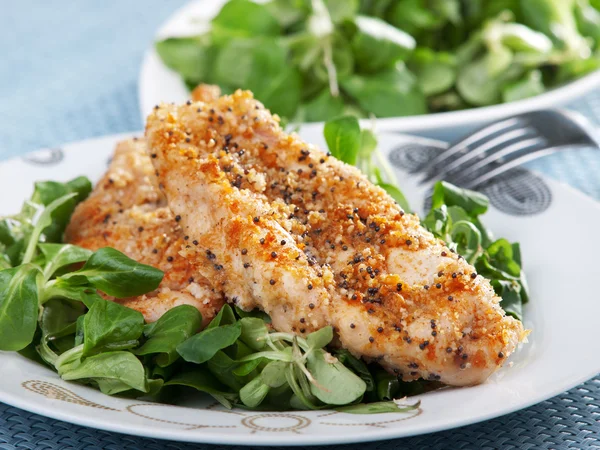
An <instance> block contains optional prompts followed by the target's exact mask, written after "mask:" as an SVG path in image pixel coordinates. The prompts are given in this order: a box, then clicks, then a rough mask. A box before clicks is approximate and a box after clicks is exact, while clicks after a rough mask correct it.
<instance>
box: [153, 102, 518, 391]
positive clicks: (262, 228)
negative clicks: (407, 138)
mask: <svg viewBox="0 0 600 450" xmlns="http://www.w3.org/2000/svg"><path fill="white" fill-rule="evenodd" d="M146 137H147V140H148V148H149V151H150V152H151V154H152V156H153V159H152V162H153V164H154V166H155V168H156V169H157V176H158V179H159V181H160V183H161V187H162V189H163V191H164V193H165V194H166V197H167V199H168V201H169V207H170V208H171V209H172V211H173V212H174V213H175V214H178V215H180V216H181V224H182V227H183V230H184V232H185V234H188V235H189V236H190V239H192V240H194V241H196V242H197V243H198V245H196V246H192V248H190V249H187V250H188V251H187V252H186V257H187V258H188V259H189V260H190V261H195V264H196V265H197V266H198V267H199V269H200V270H202V273H203V274H204V275H205V276H206V277H207V278H208V279H209V280H211V281H212V282H213V285H214V286H215V287H217V288H218V289H222V290H223V291H224V293H225V295H226V296H227V297H228V298H230V299H231V300H232V301H233V302H235V303H236V304H237V305H239V306H240V307H242V308H244V309H251V308H254V307H257V306H258V307H260V308H262V309H264V310H265V311H266V312H267V313H269V314H270V315H271V317H272V319H273V325H274V327H275V328H276V329H278V330H281V331H291V332H295V333H298V334H301V335H302V334H305V333H309V332H311V331H314V330H316V329H319V328H320V327H322V326H323V325H325V324H330V325H332V326H333V327H334V329H335V331H336V333H337V335H338V337H339V340H340V342H341V344H342V345H343V346H344V347H346V348H348V349H349V350H350V351H352V352H353V353H354V354H355V355H358V356H363V357H367V358H370V359H375V360H377V361H379V362H380V363H381V364H382V365H384V366H385V367H387V368H389V369H390V370H393V371H394V372H396V373H399V374H401V375H402V376H403V378H404V379H405V380H412V379H416V378H419V377H423V378H428V379H434V380H440V381H442V382H444V383H447V384H451V385H470V384H476V383H480V382H482V381H484V380H485V379H486V378H487V377H488V376H489V375H490V374H491V373H492V372H493V371H494V370H496V369H497V368H498V367H499V366H501V365H502V363H503V361H504V360H505V358H506V357H507V356H508V355H509V354H510V353H511V352H513V351H514V349H515V347H516V345H517V343H518V342H519V341H521V340H522V339H524V337H525V332H524V331H523V327H522V324H521V323H520V322H519V321H517V320H514V319H513V318H511V317H507V316H505V314H504V311H503V310H502V309H501V308H500V306H499V298H498V297H497V296H496V295H495V294H494V291H493V289H492V288H491V286H490V284H489V282H488V281H487V280H485V279H483V278H482V277H480V276H477V274H476V273H475V269H474V268H473V267H472V266H470V265H469V264H468V263H467V262H465V261H464V259H461V258H460V257H459V256H457V255H456V254H454V253H452V252H450V250H449V249H448V248H447V247H446V246H445V244H444V243H443V242H442V241H440V240H437V239H435V238H434V237H433V236H432V235H431V233H429V232H427V231H426V230H425V229H424V228H422V227H421V226H420V224H419V219H418V218H417V217H416V216H414V215H411V214H404V212H403V211H402V210H401V209H400V207H399V206H398V205H397V204H396V203H395V202H394V201H393V200H392V199H391V198H390V197H389V196H388V195H387V194H386V193H385V192H384V191H383V190H382V189H380V188H378V187H376V186H374V185H373V184H371V183H370V182H369V181H368V180H367V179H366V178H365V177H364V176H363V175H362V174H361V173H360V172H359V171H358V170H357V169H356V168H354V167H351V166H348V165H346V164H344V163H342V162H340V161H338V160H336V159H335V158H333V157H331V156H328V155H327V154H325V153H324V152H322V151H321V150H319V149H318V148H316V147H314V146H312V145H309V144H307V143H305V142H303V141H302V140H301V139H299V137H298V136H297V135H295V134H291V135H289V134H286V133H284V132H283V131H282V130H281V128H280V126H279V123H278V119H277V117H276V116H275V117H273V116H272V115H271V114H270V113H269V112H268V111H267V110H265V108H264V107H263V106H262V105H261V104H260V103H259V102H257V101H256V100H254V99H253V98H252V94H251V93H249V92H242V91H238V92H236V93H234V94H233V95H231V96H224V97H221V98H219V99H217V100H212V99H210V98H209V100H208V101H199V102H196V103H188V104H187V105H184V106H174V105H162V106H160V107H159V108H157V109H156V111H155V112H154V113H153V114H152V115H151V116H150V117H149V119H148V124H147V128H146ZM207 258H208V259H210V261H211V263H212V265H205V264H202V262H203V261H206V259H207Z"/></svg>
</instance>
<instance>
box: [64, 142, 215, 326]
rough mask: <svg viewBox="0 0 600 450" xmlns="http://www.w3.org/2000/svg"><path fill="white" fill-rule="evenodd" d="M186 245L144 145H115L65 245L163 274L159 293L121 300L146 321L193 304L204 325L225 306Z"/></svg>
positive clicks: (77, 212) (75, 215)
mask: <svg viewBox="0 0 600 450" xmlns="http://www.w3.org/2000/svg"><path fill="white" fill-rule="evenodd" d="M188 241H189V237H188V238H186V236H184V234H183V233H182V231H181V228H180V226H179V225H178V218H177V217H175V216H174V215H173V213H172V212H171V210H170V209H169V208H168V206H167V202H166V199H165V197H164V196H163V195H162V193H161V192H160V190H159V189H158V183H157V181H156V176H155V175H154V168H153V167H152V163H151V162H150V157H149V156H148V155H147V152H146V144H145V142H144V141H143V140H128V141H123V142H120V143H119V144H118V145H117V148H116V150H115V153H114V156H113V159H112V162H111V164H110V167H109V169H108V171H107V173H106V174H105V175H104V177H103V178H102V179H101V180H100V181H99V182H98V184H97V185H96V187H95V189H94V191H93V192H92V193H91V195H90V196H89V198H88V199H87V200H85V201H84V202H82V203H81V204H80V205H78V207H77V209H76V210H75V212H74V213H73V216H72V217H71V221H70V223H69V226H68V227H67V230H66V232H65V242H69V243H71V244H75V245H79V246H81V247H84V248H88V249H90V250H98V249H99V248H101V247H113V248H115V249H117V250H119V251H121V252H123V253H124V254H126V255H127V256H129V257H130V258H132V259H134V260H136V261H138V262H141V263H143V264H148V265H151V266H154V267H156V268H158V269H160V270H162V271H163V272H164V273H165V276H164V279H163V281H162V283H161V284H160V286H159V288H158V290H156V291H155V292H151V293H149V294H146V295H143V296H140V297H136V298H129V299H123V300H119V302H120V303H122V304H124V305H125V306H128V307H130V308H133V309H135V310H138V311H140V312H141V313H142V314H143V315H144V318H145V319H146V320H147V321H149V322H153V321H155V320H157V319H158V318H159V317H160V316H161V315H163V314H164V313H165V312H166V311H168V310H169V309H171V308H173V307H175V306H177V305H181V304H189V305H192V306H195V307H196V308H198V310H199V311H200V312H201V313H202V317H203V321H204V324H206V323H207V322H208V321H209V320H210V319H212V318H213V317H214V316H215V314H216V313H217V312H218V311H219V309H220V308H221V306H222V305H223V303H224V301H223V298H222V296H221V294H220V293H218V291H216V290H214V289H213V288H212V286H211V285H210V283H208V281H207V280H206V279H204V278H203V277H202V276H201V275H199V272H200V271H199V270H198V268H197V267H196V266H195V265H194V263H193V262H191V261H188V260H186V259H185V258H183V257H182V256H181V255H180V254H179V253H180V251H181V248H182V247H183V246H184V245H185V244H186V243H187V242H188Z"/></svg>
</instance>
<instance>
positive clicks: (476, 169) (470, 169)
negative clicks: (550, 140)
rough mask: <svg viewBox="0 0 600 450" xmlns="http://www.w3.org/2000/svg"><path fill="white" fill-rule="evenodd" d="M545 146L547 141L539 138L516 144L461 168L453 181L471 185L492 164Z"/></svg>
mask: <svg viewBox="0 0 600 450" xmlns="http://www.w3.org/2000/svg"><path fill="white" fill-rule="evenodd" d="M545 144H546V141H545V139H543V138H541V137H539V136H536V137H534V138H531V139H525V140H523V141H518V142H515V143H514V144H512V145H509V146H508V147H505V148H503V149H501V150H499V151H497V152H494V153H492V154H491V155H489V156H488V157H486V158H483V159H481V160H479V161H476V162H475V163H474V164H471V165H469V166H467V167H461V171H460V173H459V174H458V175H457V176H456V177H454V178H453V180H452V181H453V182H455V183H458V184H460V185H464V184H465V183H470V182H471V180H473V179H474V178H477V177H479V176H480V175H481V174H482V173H484V172H487V170H486V169H488V168H489V167H491V166H492V164H494V163H496V162H499V161H500V160H501V159H502V158H505V157H507V156H510V155H516V154H518V153H520V152H523V151H527V152H531V151H535V150H537V149H539V147H540V146H543V145H545Z"/></svg>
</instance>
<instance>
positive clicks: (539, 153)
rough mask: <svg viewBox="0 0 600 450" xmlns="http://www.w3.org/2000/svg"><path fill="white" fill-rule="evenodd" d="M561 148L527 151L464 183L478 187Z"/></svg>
mask: <svg viewBox="0 0 600 450" xmlns="http://www.w3.org/2000/svg"><path fill="white" fill-rule="evenodd" d="M560 149H561V147H550V148H540V149H538V150H535V151H533V152H531V153H525V154H524V155H521V156H519V157H517V158H514V159H511V160H508V161H506V162H504V163H502V164H501V165H500V166H498V167H496V168H495V169H494V170H490V171H489V172H487V173H485V174H483V175H481V176H479V177H477V178H475V179H474V180H472V181H469V182H468V183H466V184H465V185H464V187H465V188H467V189H476V188H477V187H479V186H481V185H482V184H484V183H486V182H488V181H490V180H491V179H492V178H494V177H497V176H499V175H502V174H503V173H505V172H506V171H508V170H510V169H512V168H514V167H517V166H520V165H521V164H525V163H527V162H529V161H533V160H534V159H538V158H541V157H543V156H547V155H551V154H552V153H556V152H557V151H559V150H560Z"/></svg>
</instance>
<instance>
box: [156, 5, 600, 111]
mask: <svg viewBox="0 0 600 450" xmlns="http://www.w3.org/2000/svg"><path fill="white" fill-rule="evenodd" d="M206 25H207V26H206V29H207V31H206V32H204V33H203V34H202V35H200V36H184V37H168V38H166V39H163V40H160V41H158V42H157V43H156V50H157V53H158V55H159V56H160V58H161V59H162V61H163V62H164V63H165V65H166V66H167V67H169V68H171V69H173V70H175V71H176V72H178V73H179V74H180V75H181V76H182V78H183V80H184V82H185V83H186V85H187V86H188V87H189V88H190V89H193V88H194V87H195V86H196V85H198V84H199V83H211V84H217V85H218V86H220V87H221V88H222V90H223V91H224V92H226V93H229V92H232V91H233V90H235V89H238V88H241V89H250V90H252V91H253V92H254V94H255V96H256V98H258V99H259V100H260V101H261V102H263V103H264V104H265V105H266V106H267V107H268V108H270V109H271V111H272V112H273V113H277V114H279V115H280V116H283V117H285V118H286V119H287V120H288V121H289V122H290V123H294V122H301V121H324V120H327V119H330V118H332V117H335V116H338V115H340V114H348V113H350V112H351V113H352V114H355V115H356V116H357V117H369V116H373V115H374V116H377V117H390V116H403V115H415V114H424V113H427V112H438V111H449V110H457V109H464V108H470V107H477V106H483V105H492V104H496V103H502V102H511V101H516V100H520V99H523V98H527V97H531V96H534V95H538V94H540V93H542V92H545V91H547V90H549V89H552V88H555V87H557V86H560V85H562V84H564V83H565V82H568V81H570V80H573V79H575V78H578V77H581V76H583V75H585V74H587V73H589V72H590V71H593V70H597V69H598V68H600V52H599V51H598V50H599V48H600V5H599V4H598V2H597V1H596V0H503V1H496V2H493V1H489V0H396V1H393V0H376V1H374V0H269V1H266V2H254V1H251V0H230V1H228V2H225V3H224V4H223V6H222V7H221V8H220V9H219V11H218V12H217V13H216V15H215V17H214V18H213V19H212V20H211V21H210V23H207V24H206ZM398 66H400V67H401V68H402V69H401V70H398V69H397V67H398Z"/></svg>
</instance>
